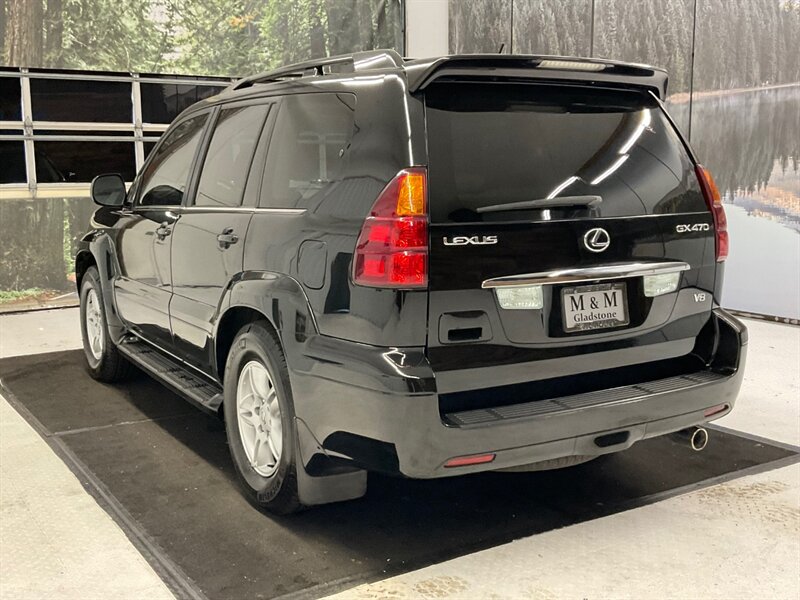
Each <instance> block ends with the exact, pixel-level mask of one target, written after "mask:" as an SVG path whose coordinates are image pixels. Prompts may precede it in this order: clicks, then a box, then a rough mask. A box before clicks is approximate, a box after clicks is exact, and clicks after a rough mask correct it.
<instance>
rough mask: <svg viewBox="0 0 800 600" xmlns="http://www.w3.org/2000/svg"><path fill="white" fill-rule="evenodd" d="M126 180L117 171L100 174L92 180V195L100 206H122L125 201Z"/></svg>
mask: <svg viewBox="0 0 800 600" xmlns="http://www.w3.org/2000/svg"><path fill="white" fill-rule="evenodd" d="M126 194H127V192H126V190H125V182H124V181H123V179H122V177H120V176H119V175H117V174H116V173H114V174H111V175H98V176H97V177H95V178H94V179H93V180H92V187H91V195H92V200H94V202H95V204H99V205H100V206H122V204H123V202H125V196H126Z"/></svg>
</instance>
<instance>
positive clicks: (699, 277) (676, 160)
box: [425, 81, 716, 390]
mask: <svg viewBox="0 0 800 600" xmlns="http://www.w3.org/2000/svg"><path fill="white" fill-rule="evenodd" d="M425 101H426V125H427V135H428V152H429V157H428V158H429V165H428V172H429V192H430V219H431V225H430V236H431V244H430V259H429V260H430V265H429V267H430V319H429V332H428V347H429V358H430V360H431V364H432V365H433V367H434V369H435V370H436V371H437V380H438V381H439V383H440V384H441V385H440V387H442V389H443V390H458V389H469V388H471V387H476V386H489V385H504V384H507V383H516V382H520V381H530V380H536V379H545V378H552V377H557V376H563V375H566V374H570V373H579V372H586V371H595V370H599V369H604V368H613V367H620V366H624V365H627V364H635V363H637V362H645V361H654V360H662V359H668V358H673V357H676V356H681V355H684V354H687V353H688V352H690V351H691V349H692V344H693V339H694V338H695V337H696V336H697V335H698V333H699V332H700V330H701V329H702V327H703V325H704V324H705V323H706V322H707V321H708V319H709V316H710V310H711V305H712V302H711V292H712V290H713V289H714V277H715V272H716V262H715V256H714V226H713V219H712V215H711V213H710V212H709V210H708V209H707V207H706V203H705V201H704V199H703V196H702V193H701V190H700V187H699V185H698V182H697V179H696V176H695V173H694V165H693V163H692V160H691V159H690V157H689V155H688V153H687V150H686V148H685V147H684V145H683V143H682V141H681V140H680V138H679V136H678V135H677V133H676V132H675V130H674V129H673V127H672V125H671V124H670V122H669V120H668V119H667V117H666V116H665V115H664V113H663V112H662V109H661V108H660V106H659V105H658V103H657V102H656V100H655V99H654V98H653V97H652V96H651V95H649V94H647V93H645V92H640V91H631V90H619V89H602V88H590V87H588V86H585V85H584V86H581V85H573V84H552V83H549V84H546V83H510V82H504V83H500V82H494V83H482V82H475V81H470V82H468V81H448V82H440V83H436V82H435V83H433V84H431V85H430V86H429V87H428V88H427V89H426V91H425ZM670 273H674V275H669V274H670ZM659 274H662V275H663V277H662V278H661V279H659V278H658V277H653V276H654V275H659ZM675 280H676V281H677V283H676V284H675V285H677V288H676V289H674V290H670V289H669V285H667V287H665V288H659V286H660V285H666V284H668V283H669V282H671V281H675ZM500 288H512V289H513V288H515V289H517V290H520V288H525V289H523V290H520V291H519V293H513V294H512V295H511V296H509V295H508V294H506V295H505V296H503V298H499V297H498V291H497V290H498V289H500ZM663 289H668V290H669V291H667V292H663ZM654 292H662V293H654ZM500 294H503V292H500ZM501 300H502V301H503V303H504V304H503V306H501ZM514 365H522V368H516V369H515V368H514V367H513V366H514ZM496 367H504V368H500V369H498V368H496ZM476 369H479V370H480V371H475V370H476ZM471 370H472V371H474V373H468V371H471ZM477 373H480V375H479V376H478V375H477ZM448 375H449V376H448ZM473 375H474V376H473Z"/></svg>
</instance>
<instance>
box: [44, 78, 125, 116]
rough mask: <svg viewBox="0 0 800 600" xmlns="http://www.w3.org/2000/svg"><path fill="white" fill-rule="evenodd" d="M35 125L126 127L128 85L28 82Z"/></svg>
mask: <svg viewBox="0 0 800 600" xmlns="http://www.w3.org/2000/svg"><path fill="white" fill-rule="evenodd" d="M31 106H32V108H33V119H34V120H35V121H84V122H98V123H130V122H131V121H132V120H133V104H132V100H131V84H130V83H126V82H119V81H80V80H68V79H52V80H48V79H38V78H32V79H31Z"/></svg>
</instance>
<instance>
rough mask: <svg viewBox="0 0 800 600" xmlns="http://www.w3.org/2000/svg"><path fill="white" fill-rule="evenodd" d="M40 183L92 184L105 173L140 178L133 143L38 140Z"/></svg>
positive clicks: (36, 143) (131, 178) (37, 154)
mask: <svg viewBox="0 0 800 600" xmlns="http://www.w3.org/2000/svg"><path fill="white" fill-rule="evenodd" d="M33 146H34V150H35V156H36V180H37V181H38V182H39V183H60V182H65V181H66V182H81V183H88V182H90V181H91V180H92V179H94V178H95V177H96V176H98V175H102V174H103V173H119V174H120V175H122V178H123V179H125V181H132V180H133V177H134V175H136V162H135V155H134V146H133V142H43V141H38V140H37V141H35V142H34V145H33Z"/></svg>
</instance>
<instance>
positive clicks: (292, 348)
mask: <svg viewBox="0 0 800 600" xmlns="http://www.w3.org/2000/svg"><path fill="white" fill-rule="evenodd" d="M221 306H224V307H225V308H224V310H221V311H220V316H219V318H218V319H217V322H216V325H215V329H214V336H213V339H214V356H213V360H214V367H215V369H216V375H217V378H218V379H219V381H220V382H222V381H223V379H224V374H225V363H226V362H227V359H228V354H229V353H230V349H231V346H232V344H233V340H234V337H235V336H236V333H237V332H238V331H239V330H240V329H241V328H242V327H244V326H245V325H247V324H248V323H253V322H256V321H264V322H266V323H267V324H268V325H269V327H270V329H271V330H272V331H273V332H274V333H275V336H276V337H277V340H278V343H279V344H280V345H281V348H282V349H283V351H284V353H285V355H286V360H287V363H289V364H292V363H293V362H294V360H293V358H294V357H296V356H297V355H298V353H299V352H301V349H300V346H301V345H303V344H304V343H305V341H306V339H307V338H308V336H309V335H313V334H316V333H317V327H316V321H315V320H314V316H313V313H312V311H311V306H310V305H309V302H308V298H307V297H306V295H305V292H304V291H303V288H302V286H301V285H300V284H299V283H298V282H297V281H296V280H295V279H293V278H292V277H289V276H288V275H282V274H278V273H271V272H264V271H251V272H246V273H243V274H241V276H239V277H238V278H236V280H235V281H234V282H233V283H232V284H231V285H230V286H229V287H228V290H227V292H226V294H225V296H224V297H223V299H222V303H221Z"/></svg>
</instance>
